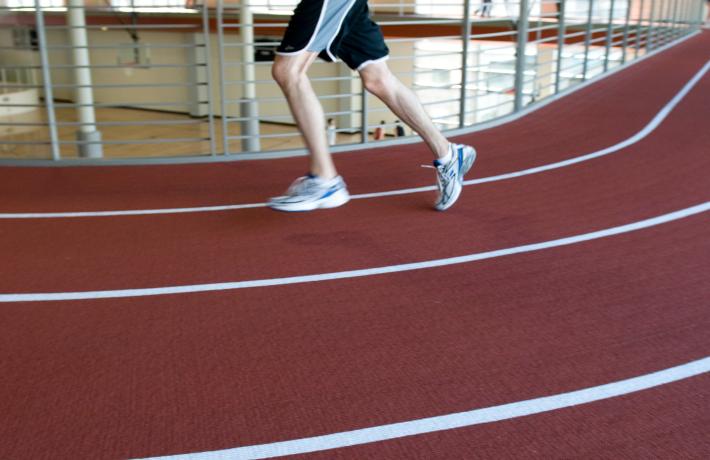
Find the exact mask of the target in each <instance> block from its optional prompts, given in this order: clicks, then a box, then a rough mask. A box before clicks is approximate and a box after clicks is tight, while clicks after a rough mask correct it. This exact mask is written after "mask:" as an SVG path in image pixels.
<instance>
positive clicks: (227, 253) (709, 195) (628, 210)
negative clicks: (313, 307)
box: [0, 78, 710, 293]
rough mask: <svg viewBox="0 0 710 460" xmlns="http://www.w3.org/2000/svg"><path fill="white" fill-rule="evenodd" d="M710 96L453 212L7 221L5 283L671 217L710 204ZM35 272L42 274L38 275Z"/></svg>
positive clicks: (382, 261)
mask: <svg viewBox="0 0 710 460" xmlns="http://www.w3.org/2000/svg"><path fill="white" fill-rule="evenodd" d="M708 88H710V79H707V78H705V79H703V80H702V81H701V82H700V83H699V84H698V87H697V88H696V89H695V90H694V92H693V93H692V96H693V97H690V98H689V99H687V100H685V101H683V102H682V103H681V104H680V105H679V107H678V108H677V109H676V111H675V112H674V113H673V114H672V115H671V117H670V118H669V119H668V120H667V121H666V122H665V123H664V124H663V125H661V126H660V127H659V128H658V130H657V131H656V132H655V133H654V134H653V135H652V136H651V137H649V138H646V139H645V140H643V141H641V142H639V143H638V144H634V145H633V146H631V147H629V148H627V149H626V150H625V151H624V152H620V153H619V154H618V155H614V156H613V157H602V158H599V159H596V160H594V161H592V162H588V163H582V164H579V165H576V166H574V167H571V168H565V169H562V170H555V171H549V172H546V173H545V174H542V175H532V176H526V177H522V178H519V179H516V180H515V181H507V182H501V183H491V184H481V185H478V186H476V187H473V188H470V189H469V190H467V193H466V194H465V195H464V196H463V197H462V199H461V203H457V206H456V207H455V208H454V209H452V210H450V211H449V212H447V213H445V214H441V213H435V212H432V211H430V210H429V209H427V206H428V203H424V202H421V201H420V200H418V199H417V200H415V199H413V198H412V197H408V196H400V197H389V198H386V199H378V200H363V202H355V203H352V204H351V205H349V206H347V207H345V208H340V209H336V210H332V211H330V212H322V213H313V214H305V215H296V216H293V215H283V214H280V213H273V212H271V211H269V210H261V209H258V210H246V211H240V212H239V213H238V216H236V215H233V214H231V213H215V214H210V215H205V214H200V215H166V216H137V217H133V218H130V219H117V220H114V219H80V220H49V221H47V220H42V221H7V222H4V223H3V224H4V225H2V226H1V227H0V231H2V232H3V236H4V238H2V239H0V252H3V253H4V254H5V255H6V256H5V257H6V261H7V264H8V266H13V267H15V270H14V271H11V272H10V273H8V274H7V275H6V276H5V277H3V279H1V280H0V290H1V292H3V293H13V292H58V291H77V290H104V289H127V288H142V287H146V288H148V287H157V286H174V285H179V284H200V283H213V282H226V281H236V280H246V279H262V278H274V277H286V276H294V275H305V274H313V273H323V272H334V271H342V270H351V269H359V268H368V267H376V266H383V265H388V264H400V263H408V262H413V261H419V260H428V259H437V258H445V257H454V256H459V255H462V254H468V253H474V252H484V251H490V250H495V249H500V248H505V247H512V246H518V245H523V244H529V243H533V242H538V241H547V240H552V239H556V238H563V237H567V236H570V235H575V234H581V233H586V232H591V231H596V230H599V229H603V228H608V227H613V226H617V225H623V224H627V223H629V222H634V221H637V220H643V219H647V218H649V217H653V216H656V215H660V214H664V213H667V212H672V211H675V210H677V209H682V208H684V207H687V206H690V205H694V204H697V203H701V202H704V201H707V200H708V199H710V187H709V186H708V184H707V171H709V170H710V158H709V157H708V156H707V155H706V154H705V147H706V146H707V145H708V144H709V143H710V133H707V130H705V129H704V126H703V120H702V117H698V116H697V114H698V113H703V112H705V111H707V107H708V106H710V104H708V95H710V91H708ZM687 132H693V133H694V135H693V136H687V135H686V134H685V133H687ZM678 152H680V153H678ZM678 155H682V159H681V158H680V157H679V156H678ZM659 171H663V173H662V174H659ZM561 222H562V223H561ZM403 229H407V230H406V232H405V231H404V230H403ZM462 229H466V231H465V232H464V231H462ZM405 233H406V236H405ZM47 235H51V237H47ZM441 235H446V237H445V239H444V243H443V244H441V243H440V241H439V239H438V238H439V237H440V236H441ZM413 245H415V247H414V248H413ZM138 248H140V250H139V251H138V250H137V249H138ZM266 254H268V257H265V255H266ZM186 261H189V263H187V262H186ZM34 273H37V274H40V273H42V274H43V276H33V277H32V279H28V274H34Z"/></svg>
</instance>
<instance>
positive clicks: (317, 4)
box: [276, 0, 389, 70]
mask: <svg viewBox="0 0 710 460" xmlns="http://www.w3.org/2000/svg"><path fill="white" fill-rule="evenodd" d="M305 51H312V52H316V53H319V55H320V57H321V58H323V59H325V60H326V61H331V62H333V61H336V60H337V59H338V58H340V59H342V60H343V61H344V62H345V63H346V64H347V65H348V67H350V68H351V69H355V70H361V69H362V68H363V67H365V66H367V65H368V64H370V63H372V62H376V61H382V60H385V59H387V58H388V57H389V48H387V45H386V44H385V39H384V37H383V36H382V31H381V30H380V27H379V26H378V25H377V24H375V23H374V21H372V20H371V19H370V11H369V8H368V6H367V0H301V3H299V4H298V6H297V7H296V9H295V10H294V12H293V16H292V17H291V20H290V21H289V23H288V28H287V29H286V33H285V34H284V37H283V40H282V41H281V45H279V47H278V49H277V51H276V53H277V54H280V55H285V56H288V55H297V54H300V53H303V52H305Z"/></svg>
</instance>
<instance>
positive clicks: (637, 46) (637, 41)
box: [634, 0, 645, 59]
mask: <svg viewBox="0 0 710 460" xmlns="http://www.w3.org/2000/svg"><path fill="white" fill-rule="evenodd" d="M644 3H645V0H641V4H640V5H639V16H638V20H637V22H636V36H635V38H634V59H636V58H638V57H639V50H640V48H641V32H642V30H641V26H642V25H643V19H644V18H643V9H644V6H645V5H644Z"/></svg>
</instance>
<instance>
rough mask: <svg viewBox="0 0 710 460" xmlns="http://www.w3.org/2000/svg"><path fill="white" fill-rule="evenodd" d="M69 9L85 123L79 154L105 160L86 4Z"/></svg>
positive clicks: (74, 1) (75, 0) (72, 0)
mask: <svg viewBox="0 0 710 460" xmlns="http://www.w3.org/2000/svg"><path fill="white" fill-rule="evenodd" d="M68 7H69V8H68V9H67V19H68V21H67V25H68V26H69V41H70V43H71V46H72V49H71V52H72V54H71V56H72V64H73V65H74V85H75V93H74V94H75V99H76V102H77V104H78V105H77V118H78V120H79V122H80V123H81V124H80V125H79V130H78V131H77V132H76V139H77V141H78V145H77V150H78V151H79V156H81V157H86V158H101V157H103V148H102V147H103V145H102V144H101V131H99V130H97V129H96V113H95V112H94V91H93V87H92V84H91V67H90V66H91V62H90V60H89V49H88V42H89V40H88V37H87V36H86V16H85V12H84V0H69V1H68Z"/></svg>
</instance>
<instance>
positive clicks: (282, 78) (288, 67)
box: [271, 59, 302, 88]
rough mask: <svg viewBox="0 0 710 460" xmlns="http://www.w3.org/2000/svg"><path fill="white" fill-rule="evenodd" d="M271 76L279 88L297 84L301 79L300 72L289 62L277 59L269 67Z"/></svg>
mask: <svg viewBox="0 0 710 460" xmlns="http://www.w3.org/2000/svg"><path fill="white" fill-rule="evenodd" d="M271 76H272V77H273V78H274V80H276V83H278V84H279V86H281V87H282V88H286V87H289V86H291V85H293V84H294V83H297V82H298V79H299V78H301V77H302V72H301V71H300V70H299V69H298V68H297V67H296V66H295V65H293V64H292V63H290V62H289V61H286V60H278V59H277V60H276V61H274V64H273V65H272V66H271Z"/></svg>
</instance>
